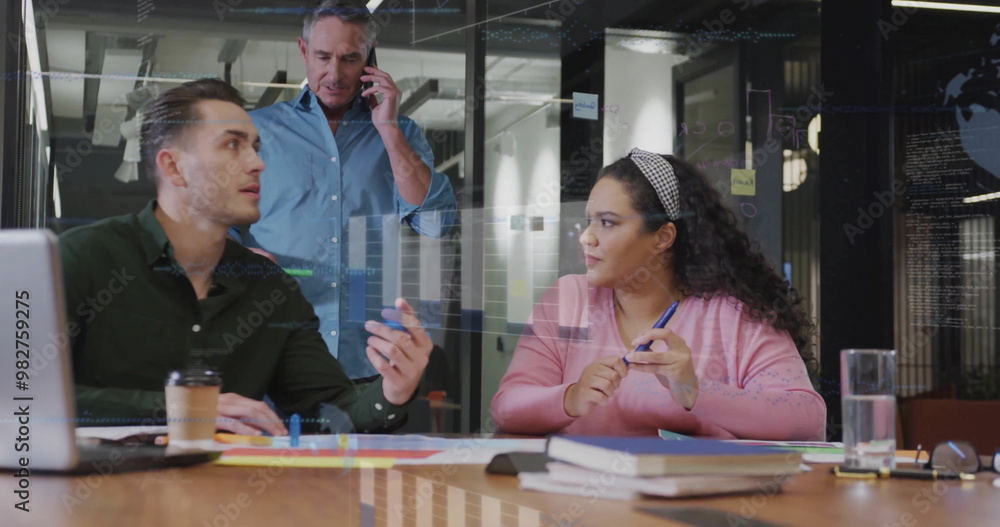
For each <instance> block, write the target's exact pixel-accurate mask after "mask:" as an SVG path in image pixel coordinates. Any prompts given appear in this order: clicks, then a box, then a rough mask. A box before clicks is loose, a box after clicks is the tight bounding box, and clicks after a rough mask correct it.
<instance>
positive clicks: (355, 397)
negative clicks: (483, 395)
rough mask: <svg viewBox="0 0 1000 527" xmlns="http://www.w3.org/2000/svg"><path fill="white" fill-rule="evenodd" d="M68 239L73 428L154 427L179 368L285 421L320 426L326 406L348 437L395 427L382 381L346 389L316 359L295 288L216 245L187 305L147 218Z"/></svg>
mask: <svg viewBox="0 0 1000 527" xmlns="http://www.w3.org/2000/svg"><path fill="white" fill-rule="evenodd" d="M155 206H156V202H155V201H151V202H150V204H149V205H148V206H147V207H146V208H145V209H143V211H142V212H140V213H139V214H129V215H125V216H119V217H115V218H109V219H106V220H102V221H100V222H97V223H94V224H92V225H88V226H85V227H79V228H75V229H71V230H69V231H67V232H66V233H64V234H63V235H62V236H60V238H59V245H60V251H61V253H62V265H63V273H64V275H65V288H66V300H67V304H66V306H67V310H68V312H69V321H68V324H69V328H68V330H69V331H68V333H69V335H70V337H71V350H72V354H73V374H74V377H75V379H74V380H75V383H76V401H77V413H78V414H79V418H80V424H81V425H83V426H86V425H91V426H101V425H114V424H125V423H138V422H149V420H150V419H152V420H155V421H157V422H163V419H164V417H165V416H164V408H165V405H164V392H163V381H164V380H165V379H166V377H167V374H168V372H170V371H171V370H176V369H183V368H186V367H202V368H206V369H213V370H217V371H219V372H221V374H222V379H223V383H222V392H223V393H226V392H232V393H237V394H239V395H242V396H245V397H249V398H252V399H258V400H260V399H262V398H263V397H264V395H265V394H266V395H269V396H270V397H271V399H272V400H273V401H274V403H275V405H276V406H277V407H278V408H279V409H280V410H282V411H283V412H285V413H287V414H292V413H298V414H300V415H302V416H303V418H304V420H306V419H308V418H310V417H312V418H317V417H318V416H319V411H320V408H321V407H322V408H324V411H323V415H324V416H325V417H326V418H329V416H330V413H331V412H329V411H328V410H329V409H330V408H332V407H331V406H328V405H322V404H321V403H331V404H332V405H335V406H336V407H339V408H340V409H341V410H343V412H346V416H347V418H349V419H350V422H351V423H353V426H354V428H355V429H356V430H359V431H374V430H384V429H388V428H391V427H393V426H394V425H395V424H401V422H402V418H403V416H404V414H405V408H404V407H399V406H395V405H393V404H391V403H389V402H388V401H387V400H386V399H385V397H384V395H383V394H382V381H381V379H378V380H377V381H375V382H372V383H369V384H363V385H358V386H356V385H354V384H353V383H352V381H351V380H350V379H349V378H348V377H347V376H346V375H345V374H344V371H343V369H342V368H341V367H340V364H339V363H338V362H337V360H336V359H335V358H333V356H331V355H330V353H329V351H328V350H327V347H326V344H324V342H323V339H322V337H321V336H320V334H319V332H318V330H317V328H318V327H319V321H318V319H317V318H316V315H315V314H314V313H313V308H312V305H310V304H309V302H308V301H306V299H305V298H304V297H303V296H302V294H301V293H300V292H299V289H298V285H297V282H296V281H295V279H293V278H292V277H290V276H289V275H287V274H286V273H285V272H284V271H282V270H281V268H279V267H278V266H276V265H275V264H273V263H272V262H270V261H269V260H267V259H266V258H263V257H260V256H258V255H256V254H254V253H252V252H250V251H248V250H246V249H245V248H243V247H242V246H240V245H239V244H237V243H236V242H233V241H231V240H227V241H226V248H225V251H224V253H223V255H222V259H221V260H220V261H219V263H218V264H217V265H216V267H215V269H214V280H215V285H214V286H213V288H212V290H211V291H210V292H209V295H208V297H207V298H204V299H202V300H198V298H197V296H196V295H195V292H194V288H193V287H192V286H191V282H190V281H189V280H188V278H187V275H186V274H185V272H184V269H183V268H182V267H181V266H180V265H179V264H178V263H177V261H176V260H175V259H174V257H173V249H172V247H171V245H170V241H169V240H168V239H167V236H166V234H165V233H164V232H163V228H162V227H161V226H160V224H159V222H158V221H157V220H156V217H155V216H154V215H153V210H154V207H155Z"/></svg>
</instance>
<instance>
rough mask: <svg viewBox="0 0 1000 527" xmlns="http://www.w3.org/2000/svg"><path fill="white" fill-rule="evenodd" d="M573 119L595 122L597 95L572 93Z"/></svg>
mask: <svg viewBox="0 0 1000 527" xmlns="http://www.w3.org/2000/svg"><path fill="white" fill-rule="evenodd" d="M573 117H576V118H578V119H592V120H594V121H596V120H597V94H596V93H580V92H573Z"/></svg>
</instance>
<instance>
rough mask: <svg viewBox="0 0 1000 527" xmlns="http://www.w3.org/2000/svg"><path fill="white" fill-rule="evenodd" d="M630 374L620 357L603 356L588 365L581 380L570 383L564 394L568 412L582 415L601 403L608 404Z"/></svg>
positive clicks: (573, 414) (565, 408) (576, 415)
mask: <svg viewBox="0 0 1000 527" xmlns="http://www.w3.org/2000/svg"><path fill="white" fill-rule="evenodd" d="M626 375H628V366H625V363H624V362H622V360H621V358H620V357H617V356H609V357H601V358H599V359H597V360H595V361H594V362H592V363H590V364H589V365H587V367H586V368H584V369H583V373H581V374H580V380H579V381H577V382H576V383H575V384H572V385H570V387H569V388H568V389H567V390H566V394H565V395H564V396H563V409H564V410H566V414H567V415H570V416H573V417H581V416H584V415H586V414H588V413H590V411H591V410H593V409H594V407H595V406H597V405H599V404H607V402H608V399H610V398H611V395H612V394H614V393H615V390H617V389H618V386H620V385H621V382H622V378H623V377H625V376H626Z"/></svg>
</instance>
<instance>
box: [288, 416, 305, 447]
mask: <svg viewBox="0 0 1000 527" xmlns="http://www.w3.org/2000/svg"><path fill="white" fill-rule="evenodd" d="M300 434H302V419H301V418H299V414H292V417H291V418H290V419H289V420H288V446H290V447H292V448H295V447H297V446H299V435H300Z"/></svg>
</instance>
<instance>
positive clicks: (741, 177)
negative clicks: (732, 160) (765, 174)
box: [730, 168, 757, 196]
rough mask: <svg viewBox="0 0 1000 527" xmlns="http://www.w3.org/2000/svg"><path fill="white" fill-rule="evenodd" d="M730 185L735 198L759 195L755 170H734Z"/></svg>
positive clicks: (731, 174)
mask: <svg viewBox="0 0 1000 527" xmlns="http://www.w3.org/2000/svg"><path fill="white" fill-rule="evenodd" d="M730 183H731V189H732V193H733V195H734V196H756V195H757V173H756V172H755V171H753V170H750V169H745V168H734V169H732V172H731V173H730Z"/></svg>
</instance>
